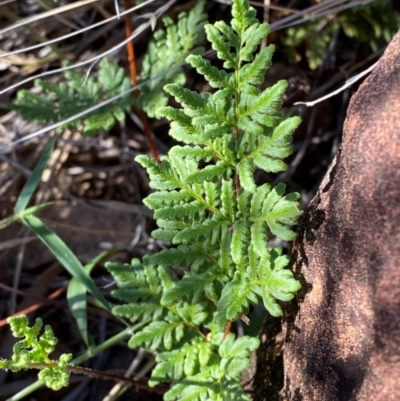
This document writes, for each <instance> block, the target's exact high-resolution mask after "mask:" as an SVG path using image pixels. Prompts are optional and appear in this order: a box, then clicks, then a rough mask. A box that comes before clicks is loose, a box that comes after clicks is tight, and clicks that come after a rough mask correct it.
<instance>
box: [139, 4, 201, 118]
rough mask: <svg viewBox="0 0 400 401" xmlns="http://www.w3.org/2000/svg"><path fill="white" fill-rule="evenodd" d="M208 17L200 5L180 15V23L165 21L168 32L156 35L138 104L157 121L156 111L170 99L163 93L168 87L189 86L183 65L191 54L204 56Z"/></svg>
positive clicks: (149, 52)
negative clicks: (172, 84) (202, 54)
mask: <svg viewBox="0 0 400 401" xmlns="http://www.w3.org/2000/svg"><path fill="white" fill-rule="evenodd" d="M206 21H207V15H206V14H205V13H204V1H203V0H202V1H198V2H197V4H196V5H195V6H194V7H193V8H192V9H191V10H190V11H189V12H181V13H180V14H179V16H178V21H177V22H176V23H174V22H173V21H172V19H171V18H169V17H164V18H163V23H164V26H165V29H159V30H157V31H156V32H154V38H153V40H152V41H151V42H150V43H149V46H148V49H147V52H146V55H145V57H144V60H143V66H142V72H141V74H140V77H139V78H140V81H141V82H145V83H146V84H145V85H144V86H143V87H142V89H141V92H140V95H139V97H138V100H137V104H138V107H140V108H141V109H143V110H144V111H145V112H146V113H147V115H148V116H149V117H154V116H155V112H156V110H157V109H158V108H159V107H161V106H165V105H166V104H167V102H168V97H167V96H166V94H165V92H164V91H163V87H164V85H165V84H167V83H172V82H174V83H179V84H181V85H184V84H185V83H186V75H185V74H184V73H183V69H182V64H183V62H184V61H185V59H186V57H187V56H188V55H189V54H201V53H203V51H204V48H203V47H200V45H201V44H202V43H203V42H204V39H205V35H204V24H205V23H206Z"/></svg>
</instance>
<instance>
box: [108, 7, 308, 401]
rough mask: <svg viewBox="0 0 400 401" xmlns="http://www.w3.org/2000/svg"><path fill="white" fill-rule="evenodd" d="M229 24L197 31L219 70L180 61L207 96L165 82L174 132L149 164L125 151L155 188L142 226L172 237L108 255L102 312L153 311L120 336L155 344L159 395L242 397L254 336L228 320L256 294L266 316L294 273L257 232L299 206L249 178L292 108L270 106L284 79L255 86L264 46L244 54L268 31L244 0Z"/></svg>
mask: <svg viewBox="0 0 400 401" xmlns="http://www.w3.org/2000/svg"><path fill="white" fill-rule="evenodd" d="M232 15H233V19H232V24H231V26H229V25H227V24H226V23H224V22H217V23H216V24H215V25H206V33H207V37H208V40H209V41H210V42H211V43H212V46H213V48H214V49H215V50H216V51H217V56H218V58H219V59H221V60H222V61H223V66H224V70H220V69H218V68H216V67H215V66H212V65H211V63H210V62H209V61H208V60H206V59H204V58H203V57H201V56H198V55H190V56H188V57H187V59H186V61H187V62H188V63H189V64H190V65H192V66H193V67H194V68H196V69H197V71H198V73H200V74H202V75H204V77H205V78H206V79H207V81H208V82H209V84H210V86H211V87H213V88H216V89H217V91H216V92H215V93H213V94H211V93H203V94H202V95H200V94H198V93H196V92H192V91H190V90H188V89H185V88H183V87H182V86H180V85H178V84H168V85H166V86H165V90H166V91H167V92H168V93H169V94H171V95H172V96H173V97H174V98H175V99H176V100H177V101H178V102H179V103H181V104H182V106H183V108H182V109H175V108H172V107H162V108H161V109H159V110H158V112H157V113H158V115H159V116H165V117H167V118H168V119H170V120H171V130H170V135H171V136H172V137H174V138H175V139H176V140H178V141H181V142H184V143H185V144H186V145H184V146H175V147H173V148H172V149H171V150H170V152H169V154H168V156H164V157H163V158H162V159H161V163H157V162H156V161H155V160H154V159H152V158H150V157H148V156H144V155H142V156H138V157H137V158H136V160H137V161H138V162H139V163H140V164H141V165H143V166H144V167H145V168H146V169H147V171H148V173H149V175H150V186H151V187H152V188H154V189H155V190H156V192H154V193H152V194H150V195H149V196H148V197H147V198H146V199H145V201H144V202H145V204H146V205H147V206H148V207H149V208H151V209H153V210H154V217H155V218H156V219H157V225H158V227H159V228H158V229H157V230H155V231H154V232H153V233H152V235H153V237H154V238H155V239H157V240H160V241H169V242H172V243H173V244H174V245H176V247H173V248H170V249H168V250H163V251H161V252H159V253H157V254H154V255H151V256H146V257H144V258H143V261H142V262H140V261H139V260H137V259H135V260H133V261H132V264H131V265H129V264H126V265H119V264H115V263H108V264H107V265H106V267H107V269H108V270H109V271H110V272H111V274H112V275H113V276H114V278H115V280H116V282H117V284H118V287H119V288H118V289H116V290H114V291H113V295H114V296H115V297H116V298H118V299H120V300H121V301H122V302H123V304H122V305H118V306H115V307H114V308H113V313H114V314H116V315H117V316H123V317H125V318H128V319H130V320H131V321H133V322H135V321H138V320H139V321H140V320H141V319H148V318H149V317H151V319H152V321H151V323H149V324H148V325H147V326H146V327H144V328H143V329H142V330H141V331H138V332H136V333H135V334H134V335H133V336H132V337H131V339H130V341H129V346H130V347H133V348H135V347H138V346H141V347H144V348H147V349H149V350H151V351H154V352H157V357H156V361H157V365H156V367H155V369H154V370H153V372H152V376H151V379H150V385H151V386H154V385H156V384H157V383H159V382H162V381H173V382H174V383H175V385H174V386H173V387H172V389H171V390H170V391H168V392H167V393H166V394H165V400H175V399H179V400H192V401H196V400H206V399H207V400H246V399H249V398H248V396H247V395H246V394H245V393H244V391H243V390H242V388H241V385H240V379H241V374H242V372H243V370H244V369H245V368H246V367H247V366H248V365H249V364H250V360H249V357H250V355H251V353H252V352H253V351H254V350H255V349H256V348H257V347H258V344H259V341H258V339H257V338H252V337H249V336H243V337H240V338H235V335H234V334H233V333H229V334H227V330H226V328H227V327H229V325H230V322H232V321H235V320H237V319H239V318H240V317H241V316H244V315H246V314H247V313H248V312H249V307H250V305H251V304H257V303H258V302H259V300H260V299H261V300H262V301H263V303H264V305H265V307H266V309H267V310H268V311H269V312H270V313H271V314H272V315H273V316H280V315H281V314H282V309H281V306H280V305H279V303H278V302H277V301H278V300H280V301H289V300H291V299H292V298H293V296H294V293H295V291H297V290H298V289H299V288H300V283H299V282H298V281H297V280H295V278H294V277H293V274H292V272H291V271H290V270H289V269H287V268H286V267H287V265H288V263H289V258H288V256H286V255H283V254H282V251H281V249H279V248H275V249H269V248H268V231H270V232H271V233H272V234H273V235H275V236H277V237H279V238H281V239H283V240H286V241H290V240H293V239H294V237H295V233H294V232H293V231H292V230H291V228H290V227H289V226H290V225H292V224H295V223H296V221H297V218H298V217H299V215H300V212H299V210H298V205H297V199H298V194H295V193H292V194H287V195H285V185H283V184H279V185H277V186H276V187H272V186H271V185H270V184H263V185H257V184H256V182H255V179H254V171H255V170H256V169H257V168H259V169H262V170H264V171H266V172H279V171H283V170H285V169H286V164H285V163H284V161H283V160H282V159H283V158H285V157H287V156H288V155H289V154H290V153H291V146H290V143H291V135H292V133H293V131H294V130H295V128H296V127H297V126H298V125H299V123H300V119H299V118H298V117H291V118H287V119H283V117H282V114H281V113H279V108H280V106H281V103H282V96H283V93H284V91H285V88H286V82H285V81H280V82H278V83H277V84H275V85H274V86H272V87H271V88H268V89H266V90H264V91H261V90H259V89H258V88H257V86H256V85H259V84H261V83H262V82H263V79H264V75H265V72H266V70H267V69H268V68H269V66H270V65H271V57H272V53H273V46H271V45H270V46H269V47H267V48H265V49H263V50H261V51H260V52H259V53H258V54H256V55H255V56H254V55H253V53H254V52H255V51H256V49H257V47H258V45H259V44H260V42H261V40H262V39H263V38H264V37H265V36H266V35H267V34H268V31H269V28H268V26H267V25H266V24H260V23H259V22H258V21H257V19H256V18H255V11H254V10H253V9H252V8H249V4H248V1H246V0H235V1H234V3H233V8H232Z"/></svg>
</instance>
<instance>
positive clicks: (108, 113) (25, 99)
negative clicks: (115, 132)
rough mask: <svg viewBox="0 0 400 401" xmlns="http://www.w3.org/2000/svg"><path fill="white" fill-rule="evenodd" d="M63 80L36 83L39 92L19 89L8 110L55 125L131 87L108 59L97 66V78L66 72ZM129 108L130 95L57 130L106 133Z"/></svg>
mask: <svg viewBox="0 0 400 401" xmlns="http://www.w3.org/2000/svg"><path fill="white" fill-rule="evenodd" d="M64 77H65V81H63V82H60V83H51V82H46V81H44V80H40V79H38V80H36V81H35V87H36V88H39V90H40V92H39V93H36V92H32V91H29V90H20V91H18V94H17V101H16V102H15V103H13V104H10V105H8V107H9V108H10V109H13V110H18V111H19V112H20V113H21V115H22V117H23V118H25V119H27V120H31V121H37V122H41V123H56V122H59V121H62V120H65V119H67V118H69V117H72V116H73V115H75V114H78V113H80V112H83V111H85V110H87V109H88V108H90V107H93V106H95V105H96V104H98V103H99V102H100V100H107V99H110V98H111V97H113V96H115V95H117V94H120V93H123V92H126V91H128V89H129V88H130V81H129V78H128V77H126V76H125V73H124V70H123V69H122V68H120V67H118V65H117V64H115V63H112V62H110V61H109V60H108V59H107V58H104V59H103V60H102V61H101V62H100V64H99V72H98V78H97V79H95V78H94V77H93V76H90V77H89V78H87V77H86V74H84V73H78V72H76V71H73V70H67V71H66V72H65V73H64ZM130 105H131V96H129V95H127V96H124V97H122V98H120V99H119V100H118V101H116V102H114V103H112V104H109V105H106V106H104V107H102V108H100V109H98V110H96V111H94V112H93V113H91V114H90V115H89V116H88V117H87V118H86V119H85V120H82V119H76V120H74V121H72V122H69V123H67V124H65V125H62V126H60V128H59V130H62V129H65V128H69V129H77V128H79V127H80V126H82V125H83V132H84V133H85V134H87V135H89V134H94V133H98V132H106V131H109V130H110V129H111V128H112V126H113V125H114V124H115V122H116V121H117V120H118V121H122V120H123V119H124V118H125V113H126V112H127V111H129V110H130Z"/></svg>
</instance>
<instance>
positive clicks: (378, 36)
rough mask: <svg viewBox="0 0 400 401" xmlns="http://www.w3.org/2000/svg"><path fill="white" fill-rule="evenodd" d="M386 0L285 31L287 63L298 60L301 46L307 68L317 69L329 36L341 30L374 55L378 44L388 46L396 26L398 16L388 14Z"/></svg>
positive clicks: (326, 48)
mask: <svg viewBox="0 0 400 401" xmlns="http://www.w3.org/2000/svg"><path fill="white" fill-rule="evenodd" d="M389 3H390V0H375V1H374V2H372V3H371V4H366V5H359V6H356V7H354V8H352V9H350V10H346V11H344V12H341V13H339V14H338V15H336V16H335V18H332V16H328V17H326V18H325V19H324V20H321V19H317V20H313V21H309V22H307V23H306V24H302V25H300V26H297V27H292V28H289V29H288V30H287V33H286V37H285V39H284V44H285V45H286V53H287V55H288V57H289V59H290V60H291V62H298V61H300V60H301V54H300V53H299V52H298V51H297V50H296V49H297V48H298V47H299V45H300V44H302V43H304V44H305V56H306V58H307V62H308V65H309V67H310V68H312V69H316V68H318V67H319V66H320V65H321V64H322V62H323V60H324V57H325V55H326V52H327V50H328V46H329V43H330V42H331V40H332V35H333V34H334V32H335V31H338V30H341V31H342V32H343V33H344V35H346V36H347V37H348V38H351V39H355V40H356V41H357V42H358V43H365V44H368V45H369V47H370V48H371V49H372V51H374V52H376V51H377V50H379V48H381V47H382V43H384V44H386V43H389V42H390V40H391V39H392V37H393V35H394V34H395V33H396V31H397V29H398V27H399V24H400V14H399V13H398V12H395V11H389V5H390V4H389Z"/></svg>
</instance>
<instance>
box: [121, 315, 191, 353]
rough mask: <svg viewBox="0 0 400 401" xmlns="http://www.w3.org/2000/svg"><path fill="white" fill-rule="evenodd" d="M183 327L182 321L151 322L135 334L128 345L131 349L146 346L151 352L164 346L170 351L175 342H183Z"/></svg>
mask: <svg viewBox="0 0 400 401" xmlns="http://www.w3.org/2000/svg"><path fill="white" fill-rule="evenodd" d="M183 327H184V326H183V323H182V322H181V321H173V322H166V321H161V322H160V321H155V322H151V323H150V324H149V325H148V326H146V327H145V328H144V329H143V330H142V331H139V332H138V333H135V334H134V335H133V336H132V337H131V339H130V340H129V342H128V345H129V347H131V348H136V347H140V346H144V347H146V348H147V349H149V350H151V351H156V350H157V349H158V348H159V347H160V346H161V344H162V345H163V346H164V348H165V349H166V350H169V349H171V347H172V344H173V343H174V342H178V341H180V340H182V338H183Z"/></svg>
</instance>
